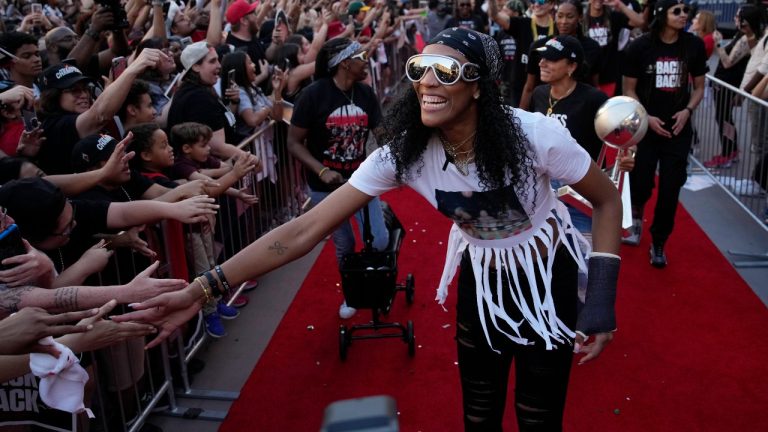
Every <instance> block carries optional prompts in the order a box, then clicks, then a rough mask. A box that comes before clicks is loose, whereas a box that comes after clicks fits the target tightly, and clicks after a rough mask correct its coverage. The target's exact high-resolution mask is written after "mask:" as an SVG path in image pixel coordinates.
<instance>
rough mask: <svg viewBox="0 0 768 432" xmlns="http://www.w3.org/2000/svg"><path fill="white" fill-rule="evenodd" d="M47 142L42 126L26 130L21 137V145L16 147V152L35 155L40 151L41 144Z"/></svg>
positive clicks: (30, 155) (27, 155) (29, 155)
mask: <svg viewBox="0 0 768 432" xmlns="http://www.w3.org/2000/svg"><path fill="white" fill-rule="evenodd" d="M43 142H45V137H44V136H43V128H41V127H40V126H38V127H36V128H34V129H33V130H31V131H26V130H25V131H24V132H22V133H21V137H20V138H19V145H18V146H17V147H16V154H18V155H20V156H26V157H30V158H32V157H35V156H37V152H39V151H40V146H41V145H43Z"/></svg>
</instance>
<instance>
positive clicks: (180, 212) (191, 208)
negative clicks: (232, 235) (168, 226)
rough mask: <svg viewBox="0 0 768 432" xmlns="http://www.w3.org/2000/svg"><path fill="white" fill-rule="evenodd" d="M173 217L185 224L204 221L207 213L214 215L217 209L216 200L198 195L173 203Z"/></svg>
mask: <svg viewBox="0 0 768 432" xmlns="http://www.w3.org/2000/svg"><path fill="white" fill-rule="evenodd" d="M173 205H174V209H175V211H174V217H173V218H174V219H176V220H177V221H179V222H182V223H186V224H193V223H200V222H205V221H206V216H207V215H215V214H216V210H218V209H219V206H218V204H216V200H215V199H213V198H210V197H209V196H207V195H198V196H194V197H192V198H187V199H185V200H184V201H179V202H177V203H174V204H173Z"/></svg>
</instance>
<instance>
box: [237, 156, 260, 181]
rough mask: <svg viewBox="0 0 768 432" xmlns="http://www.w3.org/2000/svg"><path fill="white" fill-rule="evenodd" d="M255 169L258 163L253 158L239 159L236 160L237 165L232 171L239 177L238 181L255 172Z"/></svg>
mask: <svg viewBox="0 0 768 432" xmlns="http://www.w3.org/2000/svg"><path fill="white" fill-rule="evenodd" d="M255 167H256V161H254V160H252V159H251V158H244V157H239V158H237V160H235V165H234V166H233V167H232V171H234V173H235V176H237V178H238V179H241V178H243V177H244V176H245V175H246V174H248V173H249V172H251V171H253V169H254V168H255Z"/></svg>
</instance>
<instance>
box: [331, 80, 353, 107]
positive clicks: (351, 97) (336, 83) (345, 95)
mask: <svg viewBox="0 0 768 432" xmlns="http://www.w3.org/2000/svg"><path fill="white" fill-rule="evenodd" d="M332 79H333V83H334V84H335V86H336V88H337V89H339V91H340V92H341V94H343V95H344V97H345V98H347V100H348V101H349V103H350V104H351V105H354V104H355V101H354V99H355V84H354V83H352V88H351V92H350V93H351V96H350V95H348V94H347V93H346V92H345V91H344V90H342V89H341V87H340V86H339V83H338V82H337V81H336V77H333V78H332Z"/></svg>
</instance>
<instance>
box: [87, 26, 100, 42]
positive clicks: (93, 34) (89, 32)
mask: <svg viewBox="0 0 768 432" xmlns="http://www.w3.org/2000/svg"><path fill="white" fill-rule="evenodd" d="M85 35H86V36H88V37H90V38H91V39H93V40H101V33H100V32H97V31H96V30H94V29H92V28H89V29H88V30H86V31H85Z"/></svg>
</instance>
